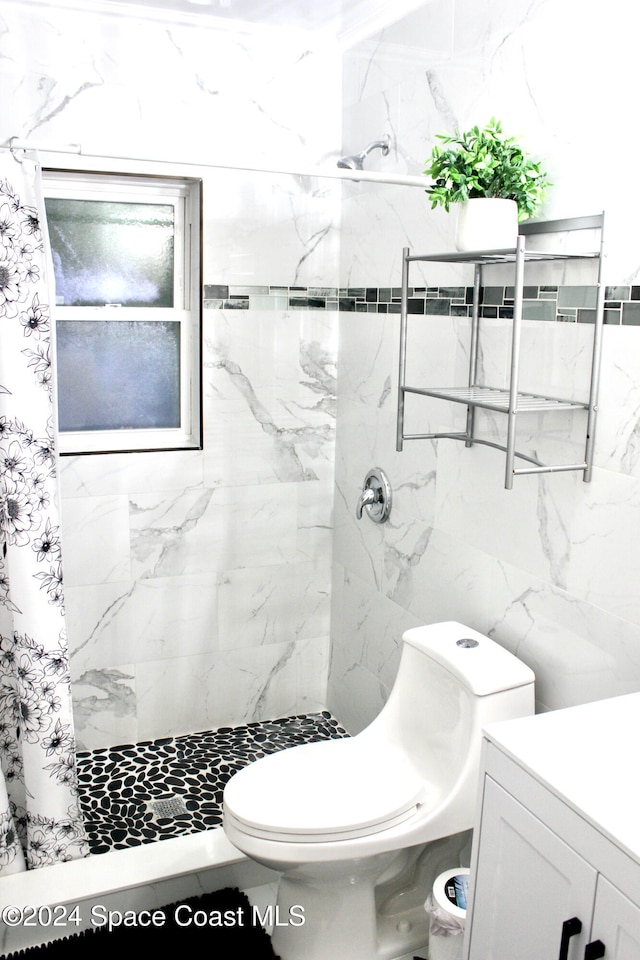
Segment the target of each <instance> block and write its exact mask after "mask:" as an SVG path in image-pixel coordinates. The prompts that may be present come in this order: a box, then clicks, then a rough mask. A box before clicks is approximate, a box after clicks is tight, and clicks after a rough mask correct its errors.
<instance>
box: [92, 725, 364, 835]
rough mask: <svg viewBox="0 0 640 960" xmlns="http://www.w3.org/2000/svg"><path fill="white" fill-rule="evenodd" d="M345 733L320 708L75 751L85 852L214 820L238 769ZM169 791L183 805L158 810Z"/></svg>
mask: <svg viewBox="0 0 640 960" xmlns="http://www.w3.org/2000/svg"><path fill="white" fill-rule="evenodd" d="M347 736H349V734H348V733H347V731H346V730H345V729H344V728H343V727H341V726H340V724H339V723H338V721H337V720H336V719H335V718H334V717H332V716H331V714H330V713H328V712H326V711H322V712H321V713H312V714H302V715H299V716H294V717H284V718H281V719H277V720H268V721H261V722H256V723H248V724H244V725H242V726H237V727H219V728H218V729H217V730H208V731H205V732H203V733H194V734H188V735H185V736H180V737H165V738H162V739H159V740H147V741H143V742H141V743H134V744H123V745H121V746H118V747H105V748H103V749H100V750H91V751H83V752H80V753H78V756H77V763H78V780H79V787H80V803H81V807H82V813H83V817H84V822H85V827H86V830H87V834H88V837H89V846H90V848H91V852H92V853H107V852H108V851H110V850H118V849H120V850H121V849H124V848H126V847H135V846H139V845H140V844H143V843H153V842H154V841H156V840H167V839H170V838H172V837H180V836H184V835H185V834H188V833H197V832H198V831H201V830H211V829H212V828H214V827H219V826H220V825H221V824H222V792H223V790H224V786H225V784H226V782H227V780H228V779H229V778H230V777H231V776H232V775H233V774H234V773H235V772H236V771H237V770H240V769H241V768H242V767H244V766H245V765H246V764H247V763H250V762H251V761H252V760H257V759H258V758H259V757H263V756H265V755H266V754H268V753H275V752H276V751H277V750H282V749H284V748H285V747H292V746H295V745H296V744H300V743H311V742H313V741H315V740H329V739H335V738H338V737H347ZM170 797H174V798H175V797H177V798H180V800H181V801H182V803H183V804H184V807H186V811H185V812H178V813H175V812H174V811H172V812H171V814H170V815H169V816H159V815H158V811H157V809H156V810H154V808H153V806H152V804H153V802H154V801H158V800H163V799H166V798H170ZM150 804H151V806H150ZM160 812H161V813H162V812H164V811H162V810H161V811H160Z"/></svg>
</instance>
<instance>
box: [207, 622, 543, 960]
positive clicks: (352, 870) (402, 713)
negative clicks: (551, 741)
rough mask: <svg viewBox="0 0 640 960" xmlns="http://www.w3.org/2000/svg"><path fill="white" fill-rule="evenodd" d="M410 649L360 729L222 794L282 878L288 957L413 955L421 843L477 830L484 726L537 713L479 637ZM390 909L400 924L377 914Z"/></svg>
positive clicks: (260, 858)
mask: <svg viewBox="0 0 640 960" xmlns="http://www.w3.org/2000/svg"><path fill="white" fill-rule="evenodd" d="M402 641H403V642H402V652H401V658H400V665H399V669H398V674H397V677H396V680H395V683H394V686H393V688H392V690H391V693H390V695H389V698H388V700H387V702H386V704H385V706H384V707H383V708H382V710H381V712H380V713H379V715H378V716H377V717H376V719H375V720H373V722H372V723H371V724H370V725H369V726H368V727H366V728H365V729H364V730H363V731H362V732H361V733H359V734H357V735H356V736H353V737H350V738H344V739H336V740H322V741H319V742H316V743H308V744H302V745H300V746H295V747H290V748H288V749H285V750H281V751H279V752H278V753H274V754H270V755H268V756H265V757H262V758H260V759H259V760H256V761H254V762H253V763H250V764H249V765H248V766H246V767H245V768H243V769H242V770H240V771H239V772H238V773H236V774H234V776H233V777H231V779H230V780H229V781H228V783H227V785H226V787H225V791H224V800H223V826H224V830H225V832H226V834H227V836H228V838H229V840H230V841H231V842H232V843H233V844H234V845H235V846H236V847H237V848H238V849H239V850H240V851H242V852H243V853H244V854H246V855H247V856H248V857H250V858H252V859H253V860H255V861H257V862H259V863H261V864H263V865H265V866H267V867H270V868H271V869H273V870H275V871H277V872H278V873H280V875H281V876H280V880H279V884H278V899H277V904H276V910H275V911H274V914H275V916H276V918H278V922H277V924H276V926H275V927H274V930H273V934H272V943H273V949H274V951H275V953H276V954H277V955H278V956H279V957H280V958H281V960H393V958H397V957H402V956H403V954H406V953H407V952H408V951H411V950H412V949H415V947H416V945H417V944H416V930H415V929H414V926H415V925H414V924H413V922H412V921H410V920H407V919H406V916H408V915H404V914H403V908H404V907H405V903H404V902H403V894H404V891H403V888H402V885H403V883H404V882H405V880H406V878H411V877H412V876H413V874H412V870H411V869H410V868H411V864H414V863H415V862H416V859H417V858H418V857H419V856H421V851H424V850H427V851H428V849H429V848H428V847H427V848H425V845H429V844H434V842H435V841H440V840H441V839H442V838H447V837H452V836H453V835H457V834H462V833H463V832H464V831H469V830H471V828H472V826H473V821H474V814H475V807H476V799H477V792H478V772H479V761H480V750H481V743H482V729H483V727H484V726H485V725H486V724H488V723H492V722H494V721H497V720H506V719H511V718H516V717H522V716H526V715H529V714H532V713H533V712H534V681H535V678H534V675H533V673H532V671H531V670H530V669H529V667H527V666H526V665H525V664H524V663H522V662H521V661H520V660H518V659H517V658H516V657H515V656H513V655H512V654H510V653H509V652H508V651H507V650H505V649H504V648H503V647H501V646H500V645H499V644H497V643H495V642H494V641H493V640H491V639H489V638H488V637H485V636H483V635H482V634H480V633H477V632H476V631H475V630H472V629H470V628H469V627H465V626H464V625H462V624H460V623H456V622H447V623H436V624H430V625H427V626H421V627H416V628H414V629H411V630H407V631H406V632H405V633H404V635H403V637H402ZM443 869H444V868H443ZM425 882H426V883H428V880H425ZM384 891H387V892H388V891H391V892H392V894H393V895H392V896H391V897H390V898H389V896H388V895H386V894H385V892H384ZM428 892H429V888H428V887H427V888H425V889H421V890H420V891H419V896H420V898H421V900H422V901H424V899H425V897H426V896H427V894H428ZM385 900H386V901H388V902H393V903H394V904H395V905H397V920H395V922H394V917H393V916H391V918H390V917H389V915H388V911H387V915H385V916H384V917H383V916H382V914H383V912H384V911H383V909H382V906H381V905H382V904H383V902H385ZM394 909H396V907H394ZM390 919H391V921H392V922H389V921H390ZM421 935H422V934H421V932H420V931H418V940H419V937H420V936H421ZM423 942H424V941H423Z"/></svg>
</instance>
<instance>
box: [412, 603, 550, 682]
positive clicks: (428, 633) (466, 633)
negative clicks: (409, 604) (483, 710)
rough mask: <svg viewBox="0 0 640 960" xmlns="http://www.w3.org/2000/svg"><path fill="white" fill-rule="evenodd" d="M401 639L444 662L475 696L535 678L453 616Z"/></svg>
mask: <svg viewBox="0 0 640 960" xmlns="http://www.w3.org/2000/svg"><path fill="white" fill-rule="evenodd" d="M402 639H403V640H404V641H405V643H409V644H411V645H412V646H414V647H416V648H417V649H418V650H420V651H422V652H423V653H425V654H427V655H428V656H430V657H431V658H432V659H433V660H435V661H436V662H437V663H439V664H440V665H441V666H443V667H444V668H445V669H446V670H448V671H449V672H450V673H452V674H453V675H454V676H455V677H456V678H457V679H458V680H459V681H460V682H461V683H463V684H464V685H465V686H466V687H467V688H468V689H469V690H470V691H471V692H472V693H473V694H474V695H475V696H477V697H485V696H488V695H489V694H491V693H500V692H501V691H503V690H511V689H513V688H514V687H522V686H525V685H527V684H532V683H534V682H535V674H534V673H533V671H532V670H531V669H530V668H529V667H528V666H527V665H526V664H525V663H523V662H522V661H521V660H519V659H518V658H517V657H515V656H514V655H513V654H512V653H509V651H508V650H506V649H505V648H504V647H502V646H500V644H499V643H496V641H495V640H491V639H490V638H489V637H486V636H485V635H484V634H482V633H478V631H477V630H473V629H472V628H471V627H465V626H464V624H462V623H457V622H456V621H454V620H450V621H448V622H446V623H431V624H427V625H425V626H422V627H413V628H412V629H410V630H406V631H405V632H404V634H403V637H402Z"/></svg>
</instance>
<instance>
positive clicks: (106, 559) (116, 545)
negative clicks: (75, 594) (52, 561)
mask: <svg viewBox="0 0 640 960" xmlns="http://www.w3.org/2000/svg"><path fill="white" fill-rule="evenodd" d="M62 535H63V550H64V577H65V584H67V585H70V586H78V585H81V584H89V583H109V582H116V581H123V580H129V579H130V577H131V567H130V562H129V505H128V500H127V497H126V496H122V495H120V496H112V497H73V498H72V499H64V500H63V501H62Z"/></svg>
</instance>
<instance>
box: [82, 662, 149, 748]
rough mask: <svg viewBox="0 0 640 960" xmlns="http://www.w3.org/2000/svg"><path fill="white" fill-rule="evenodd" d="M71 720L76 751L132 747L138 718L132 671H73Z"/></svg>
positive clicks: (120, 668)
mask: <svg viewBox="0 0 640 960" xmlns="http://www.w3.org/2000/svg"><path fill="white" fill-rule="evenodd" d="M72 676H73V679H72V691H73V718H74V723H75V732H76V744H77V748H78V750H96V749H97V748H99V747H109V746H115V745H116V744H118V743H135V742H136V740H137V739H138V735H139V733H138V718H137V701H136V683H135V676H134V667H133V665H131V664H125V665H120V666H111V667H109V669H106V670H100V669H93V668H91V669H89V670H87V671H85V672H82V673H80V674H79V675H77V676H76V675H75V673H74V672H73V669H72Z"/></svg>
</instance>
